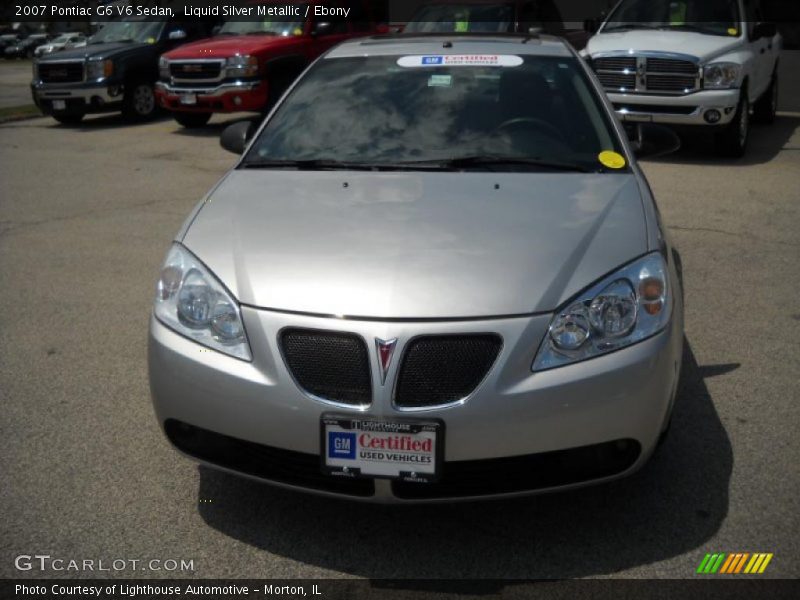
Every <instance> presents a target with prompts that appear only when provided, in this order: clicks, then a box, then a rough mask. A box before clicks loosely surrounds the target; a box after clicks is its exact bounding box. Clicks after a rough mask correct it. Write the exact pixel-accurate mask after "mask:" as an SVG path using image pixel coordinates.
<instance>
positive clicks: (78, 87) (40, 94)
mask: <svg viewBox="0 0 800 600" xmlns="http://www.w3.org/2000/svg"><path fill="white" fill-rule="evenodd" d="M124 91H125V90H124V89H123V86H122V85H115V84H112V83H110V82H108V81H102V82H99V83H98V82H94V83H87V82H79V83H59V84H56V83H43V82H41V81H34V82H33V83H31V96H33V101H34V103H35V104H36V106H37V107H38V108H39V110H41V111H42V112H43V113H45V114H48V115H49V114H53V113H59V112H73V113H77V112H80V113H102V112H111V111H114V110H117V109H119V107H120V106H122V97H123V93H124ZM55 100H61V101H63V102H64V103H65V106H66V108H65V109H64V110H56V109H54V107H53V102H54V101H55Z"/></svg>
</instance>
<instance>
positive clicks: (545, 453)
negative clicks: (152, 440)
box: [149, 307, 682, 502]
mask: <svg viewBox="0 0 800 600" xmlns="http://www.w3.org/2000/svg"><path fill="white" fill-rule="evenodd" d="M242 314H243V318H244V322H245V327H246V329H247V332H248V337H249V339H250V344H251V348H252V351H253V356H254V357H255V358H254V360H253V362H252V363H248V362H244V361H241V360H237V359H234V358H229V357H227V356H224V355H222V354H219V353H216V352H214V351H209V350H207V349H205V348H202V347H200V346H198V345H197V344H195V343H194V342H192V341H190V340H188V339H186V338H184V337H182V336H180V335H178V334H176V333H174V332H173V331H172V330H170V329H168V328H167V327H165V326H164V325H162V324H161V323H160V322H159V321H158V320H156V319H155V318H154V317H153V318H152V319H151V325H150V339H149V368H150V386H151V392H152V397H153V403H154V407H155V412H156V415H157V417H158V421H159V423H160V424H161V426H162V427H163V428H164V430H165V433H166V434H167V437H168V438H169V439H170V441H171V442H172V443H173V444H174V445H175V446H176V447H177V448H178V449H179V450H181V451H182V452H183V453H185V454H187V455H189V456H191V457H192V458H194V459H196V460H199V461H201V462H204V463H206V464H210V465H212V466H216V467H219V468H223V469H225V470H229V471H232V472H236V473H238V474H243V475H246V476H249V477H253V478H256V479H259V480H267V481H270V482H272V483H276V484H278V485H281V486H284V487H290V488H295V489H303V490H307V491H314V492H316V493H320V494H325V495H334V496H347V497H351V498H358V499H362V500H369V501H376V502H404V501H417V502H420V501H441V500H444V499H447V500H448V501H450V500H454V499H470V498H487V497H498V496H510V495H520V494H529V493H534V492H541V491H546V490H552V489H566V488H570V487H576V486H580V485H585V484H587V483H594V482H599V481H604V480H611V479H615V478H618V477H621V476H624V475H626V474H629V473H632V472H634V471H635V470H637V469H638V468H639V467H641V466H642V465H643V464H644V463H645V462H646V460H647V459H648V457H649V456H650V454H651V453H652V451H653V449H654V448H655V445H656V443H657V440H658V438H659V435H660V433H661V431H662V428H663V426H664V424H665V421H666V418H667V416H668V414H669V411H670V409H671V403H672V401H673V399H674V394H675V390H676V387H677V379H678V374H679V368H680V361H681V348H682V333H681V331H682V325H681V324H680V323H681V321H680V319H679V318H678V320H677V324H676V318H673V320H672V321H671V324H670V326H669V327H668V328H667V329H666V330H665V331H663V332H662V333H660V334H658V335H656V336H654V337H652V338H650V339H648V340H646V341H643V342H641V343H639V344H636V345H634V346H631V347H628V348H625V349H623V350H620V351H617V352H614V353H612V354H609V355H606V356H603V357H600V358H595V359H593V360H589V361H586V362H583V363H578V364H575V365H571V366H568V367H562V368H559V369H554V370H551V371H545V372H539V373H532V372H531V371H530V365H531V362H532V360H533V357H534V353H535V350H536V348H537V347H538V346H539V343H540V341H541V339H542V338H543V336H544V335H545V332H546V329H547V326H548V325H549V321H550V316H549V315H541V316H532V317H526V318H515V319H505V320H487V321H481V322H476V321H467V322H436V323H430V322H424V323H385V322H372V321H341V320H337V319H328V318H318V317H311V316H303V315H288V314H279V313H274V312H270V311H263V310H255V309H252V308H246V307H245V308H243V309H242ZM676 314H679V311H676ZM286 327H300V328H309V329H328V330H334V331H347V332H352V333H356V334H358V335H361V336H362V337H363V338H364V339H365V340H373V339H375V338H380V339H391V338H395V337H396V338H398V345H397V349H396V354H395V356H396V357H398V358H397V359H396V360H394V361H393V364H392V366H390V368H389V371H388V373H387V378H386V385H382V384H381V382H380V378H379V375H378V372H379V369H378V368H377V357H376V356H372V357H371V359H370V360H371V362H372V363H373V364H372V367H373V368H372V372H373V390H374V397H373V402H372V404H371V406H370V407H369V408H367V409H364V410H363V411H359V410H358V409H355V408H350V409H342V408H340V407H336V408H333V407H331V406H330V405H328V404H326V403H324V402H322V401H319V400H317V399H314V398H312V397H309V396H307V395H306V394H305V393H304V392H302V391H301V390H300V389H299V388H298V387H297V385H296V384H295V383H294V380H293V379H292V376H291V374H290V373H289V372H288V370H287V368H286V366H285V363H284V361H283V359H282V355H281V351H280V348H279V347H278V337H279V336H278V334H279V331H280V330H282V329H283V328H286ZM479 332H480V333H486V332H496V333H497V334H499V335H500V336H501V337H502V338H503V348H502V351H501V353H500V355H499V357H498V359H497V361H496V363H495V364H494V367H493V368H492V370H491V371H490V372H489V375H488V376H487V377H486V379H485V380H484V381H483V383H482V384H481V385H480V386H479V387H478V388H477V390H476V391H475V392H474V393H473V394H472V395H471V396H470V397H468V398H467V399H466V400H465V401H463V402H461V403H457V404H455V405H453V406H450V407H447V408H439V409H434V410H424V411H423V410H420V411H409V410H408V409H403V410H400V409H398V408H397V407H395V406H394V405H393V403H392V382H393V381H394V379H395V377H396V369H397V366H398V364H399V363H400V360H399V357H401V356H402V353H403V350H404V346H405V344H406V343H407V342H408V341H409V340H411V339H412V338H414V337H415V336H418V335H421V334H424V335H435V334H463V333H479ZM326 412H337V413H339V414H343V413H344V414H346V413H348V412H360V413H361V414H365V413H366V414H369V415H375V416H381V417H385V418H392V417H395V418H409V417H414V416H417V417H419V418H424V419H431V418H438V419H441V420H442V421H444V423H445V427H446V442H445V449H444V464H443V478H442V480H441V481H440V482H439V483H436V484H417V483H414V484H411V483H408V484H402V485H400V484H397V483H396V482H394V483H392V482H389V481H385V480H374V481H373V480H366V483H365V482H364V480H361V481H360V484H359V485H360V487H359V486H353V487H347V486H342V485H340V483H341V482H340V481H339V480H337V479H336V478H330V477H327V476H323V475H322V474H321V470H320V456H319V454H320V435H319V431H320V429H319V428H320V418H321V416H322V414H323V413H326ZM524 469H534V476H533V477H532V478H528V479H526V474H525V473H524V472H521V470H524ZM537 470H541V473H538V472H537ZM545 471H547V473H545ZM476 473H482V474H483V475H480V476H478V477H477V479H476ZM540 475H541V476H540ZM484 477H486V479H485V480H484V479H483V478H484ZM465 478H466V479H465ZM484 483H485V485H483V484H484ZM361 484H364V485H361ZM409 486H411V489H409Z"/></svg>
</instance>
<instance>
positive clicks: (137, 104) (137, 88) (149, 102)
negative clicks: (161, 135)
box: [122, 81, 157, 121]
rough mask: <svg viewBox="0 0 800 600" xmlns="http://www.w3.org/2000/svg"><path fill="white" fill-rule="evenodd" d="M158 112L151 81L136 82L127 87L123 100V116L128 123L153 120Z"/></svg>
mask: <svg viewBox="0 0 800 600" xmlns="http://www.w3.org/2000/svg"><path fill="white" fill-rule="evenodd" d="M156 110H157V104H156V95H155V91H154V89H153V84H152V83H151V82H149V81H134V82H133V83H130V84H128V85H126V86H125V95H124V96H123V99H122V116H123V117H125V119H126V120H128V121H146V120H148V119H152V118H153V117H154V116H155V114H156Z"/></svg>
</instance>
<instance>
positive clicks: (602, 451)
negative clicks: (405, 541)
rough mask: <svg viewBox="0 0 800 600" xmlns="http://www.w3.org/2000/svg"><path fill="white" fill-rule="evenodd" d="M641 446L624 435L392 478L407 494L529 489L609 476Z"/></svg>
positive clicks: (625, 464) (397, 492)
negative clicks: (429, 478)
mask: <svg viewBox="0 0 800 600" xmlns="http://www.w3.org/2000/svg"><path fill="white" fill-rule="evenodd" d="M640 452H641V446H640V444H639V442H637V441H636V440H631V439H625V440H616V441H613V442H605V443H602V444H594V445H592V446H582V447H580V448H570V449H568V450H557V451H555V452H544V453H541V454H530V455H527V456H512V457H508V458H491V459H485V460H467V461H458V462H446V463H444V465H443V466H442V477H441V479H440V480H439V481H438V482H436V483H411V482H405V481H393V482H392V491H393V493H394V495H395V496H397V497H398V498H402V499H405V500H425V499H434V498H455V497H468V496H488V495H492V494H511V493H514V492H528V491H532V490H541V489H546V488H551V487H558V486H563V485H570V484H575V483H581V482H585V481H592V480H595V479H603V478H604V477H611V476H613V475H617V474H619V473H622V472H623V471H626V470H627V469H629V468H630V467H631V466H633V464H634V463H635V462H636V459H637V458H639V454H640Z"/></svg>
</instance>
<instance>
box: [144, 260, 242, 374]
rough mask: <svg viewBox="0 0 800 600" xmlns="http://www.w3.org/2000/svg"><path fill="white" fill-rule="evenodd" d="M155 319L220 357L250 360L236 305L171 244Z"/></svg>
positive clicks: (203, 270) (196, 263)
mask: <svg viewBox="0 0 800 600" xmlns="http://www.w3.org/2000/svg"><path fill="white" fill-rule="evenodd" d="M154 310H155V315H156V318H157V319H158V320H159V321H161V322H162V323H163V324H164V325H166V326H167V327H169V328H170V329H173V330H174V331H176V332H178V333H180V334H181V335H183V336H185V337H187V338H189V339H191V340H194V341H195V342H197V343H198V344H202V345H203V346H207V347H208V348H212V349H214V350H216V351H218V352H222V353H223V354H227V355H229V356H233V357H236V358H240V359H242V360H251V358H252V355H251V354H250V345H249V344H248V342H247V335H246V334H245V330H244V322H243V321H242V315H241V312H240V310H239V303H238V302H237V301H236V300H235V299H234V298H233V296H231V294H230V292H228V290H227V289H225V286H224V285H222V283H221V282H220V281H219V280H218V279H217V278H216V277H214V275H213V274H212V273H211V272H210V271H209V270H208V269H207V268H206V267H205V265H203V264H202V263H201V262H200V261H199V260H197V258H195V256H194V255H193V254H192V253H190V252H189V251H188V250H187V249H186V248H184V247H183V246H181V245H179V244H174V245H173V246H172V248H170V250H169V252H168V253H167V259H166V261H164V267H163V268H162V269H161V276H160V277H159V279H158V284H157V286H156V299H155V309H154Z"/></svg>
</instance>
